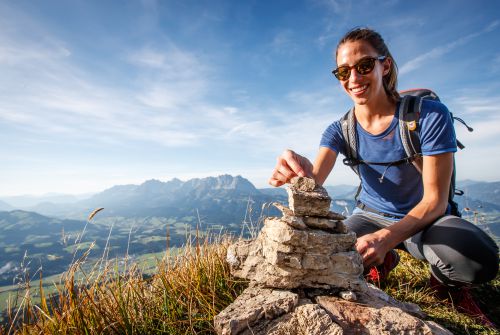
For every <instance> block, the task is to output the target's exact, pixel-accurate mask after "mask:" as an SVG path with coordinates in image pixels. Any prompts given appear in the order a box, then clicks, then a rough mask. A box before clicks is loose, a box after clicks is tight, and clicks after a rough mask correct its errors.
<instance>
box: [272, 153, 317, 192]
mask: <svg viewBox="0 0 500 335" xmlns="http://www.w3.org/2000/svg"><path fill="white" fill-rule="evenodd" d="M312 170H313V165H312V163H311V162H310V161H309V160H308V159H307V158H305V157H303V156H301V155H299V154H297V153H296V152H294V151H292V150H289V149H287V150H285V151H284V152H283V153H282V154H281V155H280V156H279V157H278V158H277V164H276V167H275V168H274V170H273V174H272V176H271V178H269V184H271V185H272V186H275V187H279V186H281V185H284V184H286V183H289V182H290V179H292V178H293V177H312Z"/></svg>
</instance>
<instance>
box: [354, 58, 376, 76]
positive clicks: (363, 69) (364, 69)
mask: <svg viewBox="0 0 500 335" xmlns="http://www.w3.org/2000/svg"><path fill="white" fill-rule="evenodd" d="M355 67H356V71H358V73H359V74H368V73H370V72H371V71H372V70H373V68H374V67H375V58H365V59H362V60H361V61H359V63H358V64H356V65H355Z"/></svg>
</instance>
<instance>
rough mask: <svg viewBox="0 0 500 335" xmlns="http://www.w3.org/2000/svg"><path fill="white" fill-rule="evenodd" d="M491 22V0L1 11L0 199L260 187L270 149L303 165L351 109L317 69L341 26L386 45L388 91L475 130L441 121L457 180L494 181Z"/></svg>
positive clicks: (25, 4) (310, 0)
mask: <svg viewBox="0 0 500 335" xmlns="http://www.w3.org/2000/svg"><path fill="white" fill-rule="evenodd" d="M429 8H432V10H431V11H429ZM471 13H474V15H471ZM498 13H500V3H498V2H496V1H475V2H470V1H450V2H439V3H435V2H432V1H424V2H419V3H418V4H417V3H407V2H404V1H401V0H386V1H379V2H376V3H373V2H369V1H366V0H365V1H356V2H355V1H349V0H341V1H329V0H302V1H297V2H287V1H273V2H267V1H254V2H251V3H247V2H231V1H229V0H220V1H210V2H209V1H201V2H200V1H191V0H188V1H175V0H172V1H164V2H160V1H155V0H137V1H131V2H127V3H125V4H122V3H118V2H107V3H102V2H99V1H95V0H92V1H85V2H78V3H74V2H72V3H68V2H65V1H62V0H50V1H46V2H30V1H24V0H21V1H16V2H3V3H0V72H1V73H2V76H1V77H0V143H3V144H4V145H2V146H0V156H1V157H2V163H3V164H2V173H0V185H2V188H1V189H0V197H7V196H21V195H24V196H27V195H34V196H41V195H45V194H47V193H56V194H67V195H79V194H88V193H94V194H95V193H98V192H101V191H103V190H105V189H108V188H110V187H112V186H115V185H127V184H134V185H136V184H141V183H142V182H144V181H146V180H150V179H158V180H161V181H163V180H171V179H173V178H178V179H181V180H183V181H184V180H189V179H192V178H205V177H209V176H216V175H222V174H230V175H241V176H243V177H244V178H246V179H248V180H249V181H250V182H251V183H252V184H253V185H255V186H256V187H257V188H264V187H270V186H269V185H267V180H268V178H269V177H270V175H271V172H272V170H273V168H274V166H275V160H276V157H277V156H278V155H279V154H280V153H281V152H282V151H283V150H284V149H286V148H290V149H294V150H296V151H297V152H298V153H301V154H303V155H305V156H306V157H308V158H309V159H310V160H314V158H315V155H316V152H317V149H318V146H319V141H320V137H321V134H322V132H323V131H324V130H325V129H326V127H327V126H328V125H329V124H330V123H331V122H333V121H335V120H337V119H339V118H340V117H341V116H342V115H343V114H344V113H345V112H346V111H347V110H348V109H349V108H350V105H351V101H350V100H349V98H348V97H347V96H346V95H345V94H344V93H343V92H342V90H341V88H340V85H339V83H338V81H336V79H335V78H334V77H333V76H332V75H331V70H332V68H333V67H334V66H335V63H334V59H333V57H332V54H333V52H334V49H335V46H336V43H337V41H338V39H339V38H340V37H341V36H342V35H343V34H344V33H345V32H346V31H348V30H349V29H351V28H353V27H355V26H369V27H372V28H374V29H375V30H377V31H378V32H380V33H381V35H382V36H383V37H384V39H385V41H386V42H387V44H388V46H389V49H390V50H391V52H392V54H393V55H394V58H395V60H396V62H397V64H398V67H399V86H398V88H399V89H400V90H403V89H408V88H412V87H427V88H431V89H433V90H435V91H436V93H437V94H438V95H439V96H440V98H441V100H442V101H443V102H444V103H445V104H446V105H447V106H448V108H449V109H450V111H452V112H453V113H454V115H455V116H458V117H461V118H463V119H464V120H465V121H466V122H467V123H468V124H469V125H470V126H471V127H472V128H474V132H472V133H468V132H467V131H466V130H465V128H464V127H462V125H461V124H459V123H455V124H456V128H455V129H456V132H457V138H459V139H460V141H461V142H462V143H464V145H465V146H466V149H465V150H463V151H461V150H459V152H458V153H457V155H456V164H457V180H466V179H469V180H478V179H481V180H482V181H487V182H492V181H498V180H500V171H499V170H498V169H497V168H496V166H498V164H499V163H500V158H498V157H497V156H498V155H495V154H494V153H495V152H497V153H498V152H500V142H499V141H498V135H497V133H498V129H499V128H500V114H499V113H498V110H499V107H498V106H500V80H499V79H498V78H499V76H498V75H499V74H500V44H499V43H495V42H494V41H495V40H498V37H497V36H498V33H499V31H500V16H499V15H498ZM340 184H346V185H351V184H352V185H354V186H355V185H357V184H358V177H357V176H356V175H355V174H354V173H353V172H352V171H351V170H350V169H349V168H348V167H345V166H343V164H342V162H341V159H338V160H337V164H336V167H335V169H334V171H333V173H332V174H331V175H330V176H329V178H328V179H327V181H326V182H325V185H328V186H330V185H331V186H336V185H340Z"/></svg>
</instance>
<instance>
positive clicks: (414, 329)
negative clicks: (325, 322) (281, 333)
mask: <svg viewBox="0 0 500 335" xmlns="http://www.w3.org/2000/svg"><path fill="white" fill-rule="evenodd" d="M381 292H382V293H381ZM316 302H317V303H318V304H319V305H321V307H323V308H324V309H326V310H327V311H328V313H329V314H330V316H331V317H332V319H333V321H335V322H336V323H337V324H339V325H340V326H341V327H342V328H343V329H344V334H347V335H349V334H352V335H354V334H356V335H357V334H415V335H417V334H429V335H430V334H435V335H450V334H452V333H451V332H449V331H448V330H447V329H445V328H443V327H441V326H439V325H437V324H435V323H430V322H427V321H424V320H422V319H421V318H422V317H423V316H424V315H425V314H423V313H422V311H421V310H420V308H418V306H416V305H414V304H406V303H401V302H399V301H397V300H395V299H393V298H391V297H389V296H388V295H387V294H385V293H384V292H383V291H381V290H380V289H377V288H375V287H374V286H372V285H370V286H369V289H368V290H367V291H366V292H363V293H358V300H357V302H350V301H346V300H342V299H340V298H337V297H332V296H319V297H316Z"/></svg>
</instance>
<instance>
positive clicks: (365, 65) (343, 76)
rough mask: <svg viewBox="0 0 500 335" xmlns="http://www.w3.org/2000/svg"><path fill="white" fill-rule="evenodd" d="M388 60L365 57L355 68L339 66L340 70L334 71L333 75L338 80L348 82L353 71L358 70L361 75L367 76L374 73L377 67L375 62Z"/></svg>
mask: <svg viewBox="0 0 500 335" xmlns="http://www.w3.org/2000/svg"><path fill="white" fill-rule="evenodd" d="M386 58H387V57H386V56H378V57H365V58H363V59H361V60H360V61H359V62H357V63H356V64H354V65H353V66H349V65H343V66H339V67H338V68H336V69H335V70H333V71H332V73H333V75H334V76H335V77H336V78H337V79H338V80H347V79H349V77H350V76H351V69H356V71H357V72H358V73H359V74H361V75H365V74H368V73H370V72H372V71H373V68H374V67H375V61H377V60H379V61H383V60H385V59H386Z"/></svg>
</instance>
